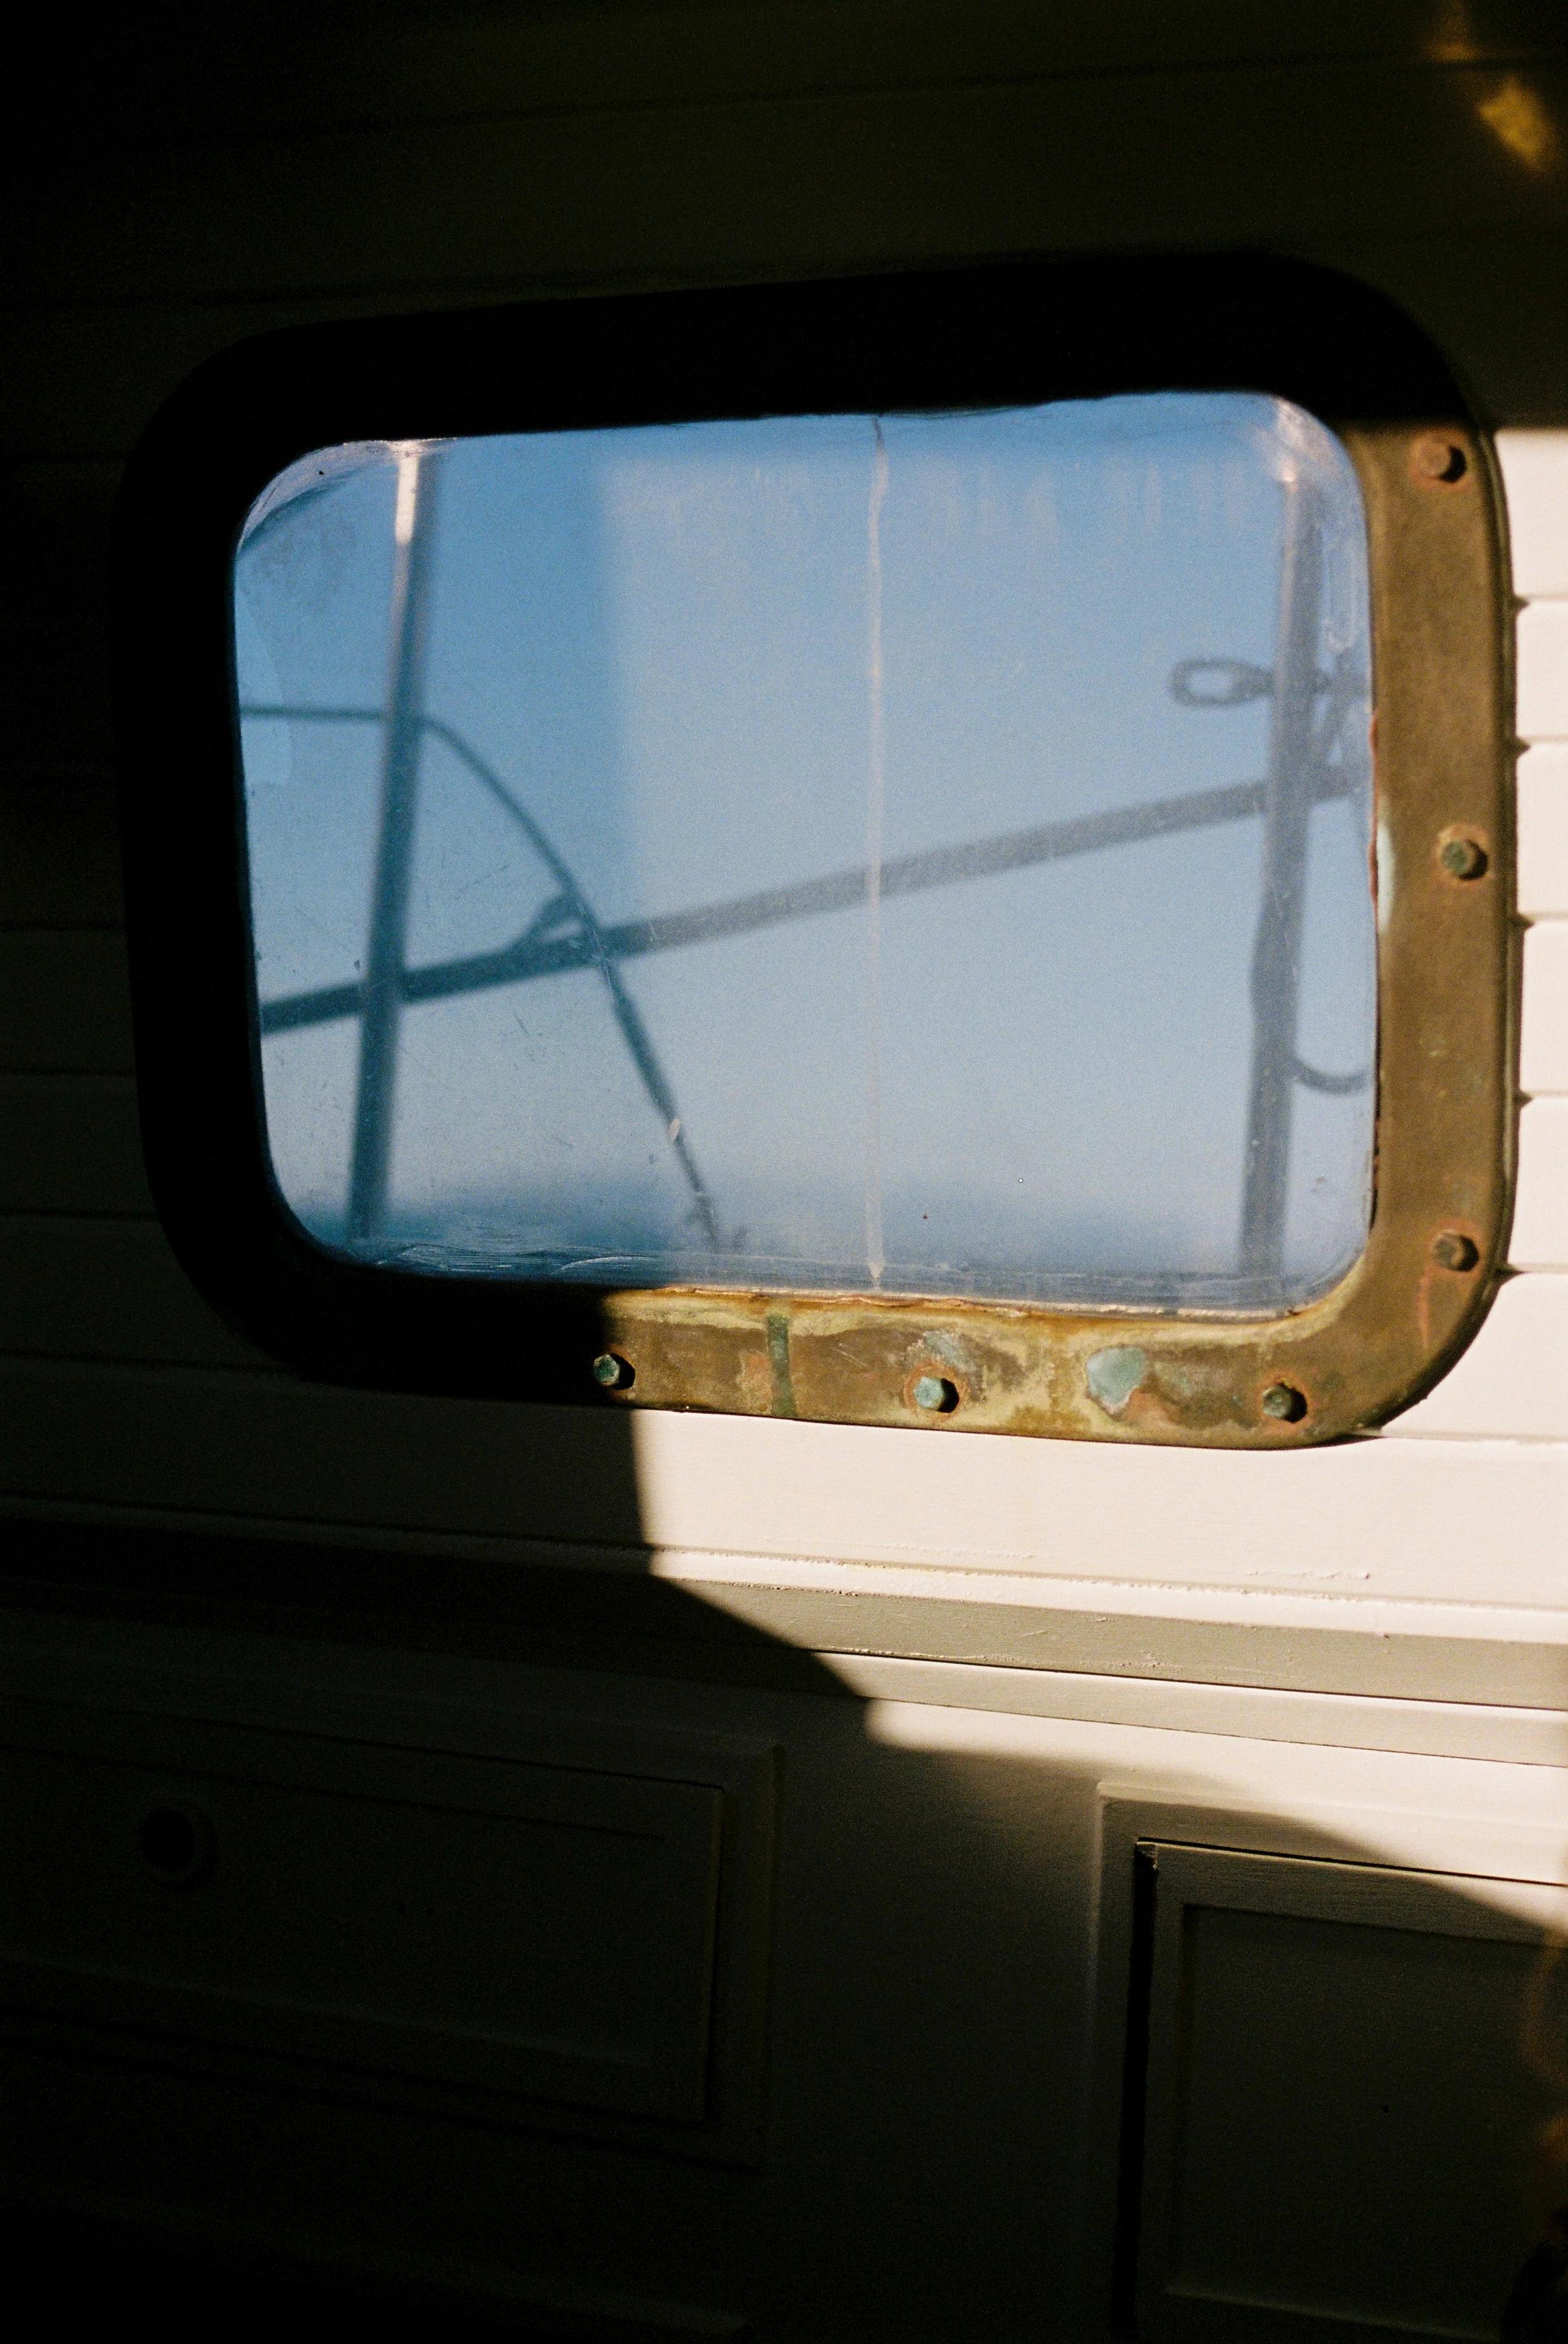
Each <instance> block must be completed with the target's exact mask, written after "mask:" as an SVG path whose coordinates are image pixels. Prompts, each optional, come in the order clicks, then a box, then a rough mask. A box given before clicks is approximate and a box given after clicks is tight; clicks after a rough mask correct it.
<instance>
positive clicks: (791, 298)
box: [118, 261, 1517, 1449]
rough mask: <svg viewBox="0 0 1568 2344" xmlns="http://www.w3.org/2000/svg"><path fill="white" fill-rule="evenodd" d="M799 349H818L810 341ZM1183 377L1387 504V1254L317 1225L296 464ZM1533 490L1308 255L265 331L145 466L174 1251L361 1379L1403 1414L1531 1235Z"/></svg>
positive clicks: (1389, 330)
mask: <svg viewBox="0 0 1568 2344" xmlns="http://www.w3.org/2000/svg"><path fill="white" fill-rule="evenodd" d="M1140 272H1141V273H1140ZM1025 302H1027V303H1028V304H1030V305H1032V306H1031V307H1029V308H1028V309H1027V312H1026V311H1024V310H1022V309H1021V308H1020V304H1021V303H1025ZM1118 302H1119V303H1120V305H1121V306H1120V308H1117V307H1116V306H1115V305H1116V304H1117V303H1118ZM1021 316H1022V317H1024V318H1025V319H1026V322H1025V324H1023V325H1020V322H1019V320H1020V317H1021ZM1064 318H1066V319H1067V325H1068V327H1069V328H1070V327H1071V326H1072V325H1073V324H1074V323H1075V322H1076V324H1077V328H1078V339H1077V341H1075V340H1073V339H1072V337H1071V333H1070V331H1064V330H1063V329H1062V320H1063V319H1064ZM1041 320H1044V321H1045V322H1044V323H1041V322H1040V321H1041ZM1108 320H1110V321H1112V322H1109V323H1108V322H1107V321H1108ZM1118 320H1119V322H1116V321H1118ZM1052 327H1054V328H1056V329H1057V331H1056V337H1055V338H1052V335H1051V332H1050V330H1049V329H1050V328H1052ZM792 329H793V331H794V336H795V347H796V349H798V350H799V351H800V352H803V353H804V355H802V356H797V357H796V358H794V359H784V358H781V357H780V355H779V352H780V349H781V348H785V347H788V335H789V333H790V331H791V330H792ZM1086 351H1087V355H1086ZM1325 351H1328V352H1330V353H1332V355H1330V356H1329V357H1327V358H1325V356H1324V352H1325ZM632 358H636V359H640V360H641V361H642V365H641V370H640V372H638V373H637V374H636V375H635V377H634V378H633V377H631V376H629V373H628V365H629V361H630V360H631V359H632ZM629 384H630V387H628V386H629ZM607 386H608V387H607ZM1152 387H1162V388H1168V389H1170V388H1175V389H1179V388H1206V389H1215V388H1219V389H1224V388H1232V389H1234V388H1256V389H1265V390H1273V391H1276V392H1278V393H1279V394H1280V395H1281V396H1284V397H1288V398H1291V399H1296V400H1297V402H1298V403H1300V404H1301V405H1303V406H1306V407H1308V408H1309V409H1310V410H1311V411H1312V412H1314V413H1315V414H1317V415H1318V416H1319V418H1320V419H1321V420H1322V421H1323V422H1325V423H1326V424H1328V425H1329V427H1330V429H1334V430H1336V431H1337V432H1338V433H1339V434H1340V437H1341V438H1342V440H1344V443H1345V445H1346V447H1347V448H1348V449H1349V451H1350V454H1351V459H1352V461H1353V462H1354V465H1355V468H1356V471H1357V475H1358V478H1359V480H1360V482H1361V492H1362V496H1363V499H1364V502H1365V508H1366V515H1367V525H1368V531H1369V539H1370V546H1369V551H1370V574H1371V634H1372V662H1373V678H1374V703H1375V712H1376V725H1375V743H1376V746H1375V790H1376V812H1377V830H1378V842H1379V844H1378V853H1377V858H1376V866H1377V867H1376V874H1375V884H1376V888H1377V908H1378V924H1379V958H1378V982H1379V1008H1378V1106H1377V1135H1378V1136H1377V1157H1376V1171H1375V1183H1374V1204H1373V1214H1372V1221H1371V1233H1370V1236H1369V1238H1368V1242H1367V1245H1366V1248H1365V1250H1364V1252H1363V1253H1362V1254H1361V1258H1359V1260H1358V1261H1357V1262H1356V1264H1355V1265H1354V1267H1353V1268H1351V1270H1350V1272H1349V1273H1348V1274H1347V1276H1346V1277H1345V1278H1342V1279H1341V1280H1340V1283H1339V1284H1338V1285H1337V1286H1335V1287H1334V1288H1332V1289H1331V1291H1330V1293H1328V1294H1327V1295H1325V1296H1323V1297H1322V1298H1320V1299H1319V1300H1318V1301H1316V1302H1314V1303H1312V1304H1310V1306H1308V1307H1307V1308H1303V1309H1300V1310H1298V1311H1294V1312H1291V1313H1290V1314H1288V1315H1286V1316H1283V1317H1278V1318H1267V1319H1259V1318H1227V1317H1221V1316H1219V1315H1209V1316H1204V1315H1199V1314H1197V1313H1193V1314H1190V1315H1187V1314H1183V1315H1179V1316H1178V1315H1172V1314H1160V1315H1155V1314H1149V1313H1142V1312H1138V1311H1136V1310H1126V1309H1116V1310H1105V1311H1098V1312H1097V1311H1095V1310H1092V1309H1078V1308H1073V1309H1067V1308H1060V1307H1057V1308H1041V1307H1038V1306H1036V1305H1030V1304H1007V1303H996V1302H966V1301H961V1300H955V1299H952V1298H942V1299H941V1300H919V1299H916V1300H910V1299H903V1298H887V1297H885V1296H880V1295H870V1294H861V1295H856V1294H850V1293H844V1294H836V1295H824V1294H821V1293H816V1292H813V1293H799V1292H796V1293H789V1292H773V1291H770V1292H754V1291H724V1290H714V1289H711V1288H702V1289H697V1288H660V1289H654V1290H634V1291H605V1292H595V1291H593V1290H592V1289H584V1288H564V1287H561V1286H551V1285H548V1284H544V1283H539V1284H527V1283H523V1282H521V1281H511V1282H508V1281H504V1280H501V1279H497V1280H493V1281H489V1280H472V1279H442V1278H435V1277H431V1276H429V1275H420V1274H417V1273H410V1272H404V1271H400V1270H393V1269H388V1268H376V1267H371V1266H368V1265H365V1264H361V1263H354V1262H348V1261H345V1260H343V1259H342V1258H339V1257H333V1256H330V1255H329V1254H328V1253H327V1251H326V1249H325V1248H321V1247H319V1246H318V1245H316V1244H315V1243H314V1241H313V1240H311V1239H309V1238H308V1237H307V1236H306V1234H305V1232H304V1231H303V1230H302V1229H301V1228H299V1226H298V1223H297V1222H295V1221H294V1220H293V1218H292V1217H291V1216H290V1215H289V1214H288V1210H287V1207H285V1206H284V1205H283V1202H282V1199H281V1198H280V1197H279V1196H278V1191H277V1188H276V1184H275V1182H274V1181H273V1179H272V1177H271V1173H270V1167H269V1163H268V1157H267V1149H266V1138H265V1130H264V1127H263V1122H262V1112H261V1106H260V1084H259V1056H258V1039H257V1011H256V1002H255V995H254V978H253V973H252V970H251V965H250V947H249V938H248V920H247V910H246V880H245V863H244V852H245V850H244V836H243V824H242V821H241V818H240V813H239V803H240V800H239V789H238V725H237V721H236V717H235V712H234V694H233V688H232V645H231V642H230V638H229V627H230V621H229V617H228V608H229V602H228V596H229V575H230V565H231V563H232V558H233V550H234V544H235V541H236V537H237V533H238V526H239V523H240V521H241V520H242V519H243V516H244V513H245V511H246V510H247V509H248V503H249V501H250V499H251V498H252V497H253V496H254V495H255V494H256V493H257V492H258V490H259V489H260V488H261V487H262V486H263V485H265V482H266V481H267V480H268V479H270V478H271V477H272V476H273V475H274V474H275V473H276V472H277V471H278V470H281V469H282V468H283V464H284V463H286V462H287V461H289V460H292V459H293V458H295V457H297V456H298V455H299V454H301V453H304V452H305V451H306V450H309V448H312V447H320V446H324V445H328V444H330V443H332V442H333V441H334V440H338V441H342V440H350V439H368V438H384V439H400V438H401V439H414V438H427V437H436V436H449V435H450V436H458V435H460V434H461V433H462V432H465V431H482V430H503V429H561V428H563V427H566V426H569V425H571V424H573V423H575V424H579V425H584V426H586V425H592V424H602V423H607V422H608V423H614V422H631V421H637V420H642V421H648V420H658V419H685V418H693V419H694V418H695V417H697V416H699V415H722V414H727V415H736V414H747V413H766V412H775V413H776V412H798V413H804V412H814V411H824V410H827V409H831V410H834V411H862V412H865V411H880V410H884V409H887V408H889V407H897V406H904V407H909V406H917V405H923V404H924V405H931V406H944V405H956V404H967V405H984V404H991V403H997V404H1001V403H1010V402H1012V401H1022V400H1024V399H1045V398H1053V397H1063V398H1066V397H1072V396H1083V395H1086V394H1087V395H1093V394H1094V393H1095V392H1096V391H1097V390H1098V391H1101V392H1103V391H1109V390H1114V389H1141V388H1152ZM118 567H119V587H118V617H119V621H120V623H119V631H118V648H119V652H120V706H121V722H122V735H123V743H124V767H125V787H124V802H125V844H126V867H127V885H128V893H129V897H130V913H131V917H130V941H131V950H132V972H133V988H134V995H135V1001H136V1010H137V1054H138V1072H139V1076H140V1086H141V1095H142V1102H143V1114H144V1128H145V1131H146V1137H147V1156H148V1168H149V1172H150V1174H151V1177H152V1180H153V1186H154V1193H155V1197H156V1198H157V1203H158V1206H159V1209H160V1212H161V1214H162V1216H163V1218H164V1220H165V1223H166V1226H167V1228H168V1231H169V1235H170V1237H171V1239H172V1240H173V1242H174V1244H175V1246H176V1248H177V1251H178V1252H179V1253H180V1255H181V1258H182V1259H183V1260H184V1261H185V1263H186V1265H187V1268H188V1269H189V1270H190V1272H191V1274H192V1276H193V1277H194V1278H196V1280H197V1283H198V1284H199V1285H200V1286H201V1287H202V1288H203V1290H204V1291H205V1292H206V1293H207V1295H208V1297H209V1298H210V1299H212V1300H213V1301H214V1302H215V1303H216V1304H217V1307H218V1308H220V1309H222V1310H224V1311H225V1313H226V1314H227V1315H228V1317H229V1318H231V1320H233V1321H234V1322H235V1323H236V1324H238V1326H239V1327H240V1328H241V1329H243V1330H244V1331H245V1332H246V1333H248V1335H249V1336H250V1337H251V1338H252V1339H254V1340H257V1341H258V1342H260V1343H262V1344H263V1345H265V1346H267V1347H268V1348H269V1349H273V1350H274V1351H276V1352H278V1354H279V1355H280V1356H282V1357H283V1358H285V1359H288V1360H289V1361H290V1362H291V1363H293V1364H295V1365H296V1366H298V1367H299V1368H301V1369H304V1370H305V1371H306V1372H307V1373H310V1374H313V1375H318V1376H324V1377H329V1378H331V1379H335V1380H341V1381H350V1382H356V1383H364V1384H379V1385H391V1386H398V1387H402V1388H410V1387H412V1388H416V1389H434V1390H440V1391H477V1392H482V1393H486V1394H492V1395H497V1396H505V1397H513V1398H518V1399H550V1400H576V1401H581V1402H582V1403H584V1404H587V1405H596V1406H600V1407H605V1408H628V1407H630V1408H641V1407H654V1408H677V1409H701V1410H708V1411H714V1412H723V1413H730V1414H742V1415H762V1416H769V1415H771V1416H778V1417H799V1418H809V1419H814V1420H818V1421H823V1422H836V1423H851V1424H880V1425H903V1426H919V1427H924V1428H926V1429H927V1430H931V1431H933V1432H943V1431H948V1432H960V1431H981V1432H1007V1433H1022V1434H1032V1435H1057V1436H1066V1437H1070V1438H1076V1439H1090V1440H1133V1441H1140V1442H1149V1441H1154V1442H1164V1443H1173V1444H1181V1445H1189V1446H1197V1447H1210V1448H1249V1449H1281V1448H1292V1447H1299V1446H1301V1445H1303V1444H1308V1443H1311V1442H1316V1441H1321V1440H1330V1439H1333V1438H1336V1437H1340V1436H1343V1435H1345V1434H1348V1433H1351V1432H1354V1431H1356V1430H1360V1429H1361V1428H1364V1427H1367V1426H1370V1425H1372V1424H1375V1423H1377V1422H1379V1421H1381V1420H1383V1419H1384V1418H1386V1417H1388V1416H1390V1415H1391V1414H1393V1413H1394V1412H1395V1411H1396V1410H1398V1409H1400V1408H1401V1407H1403V1406H1405V1405H1406V1404H1408V1403H1409V1402H1410V1401H1411V1400H1412V1399H1415V1398H1417V1397H1418V1396H1419V1395H1420V1393H1421V1391H1422V1390H1423V1389H1426V1388H1427V1387H1428V1386H1430V1385H1431V1383H1432V1382H1433V1381H1435V1380H1436V1379H1437V1378H1438V1377H1439V1376H1440V1375H1441V1374H1442V1371H1443V1369H1444V1368H1445V1367H1446V1366H1447V1365H1449V1364H1450V1362H1451V1361H1452V1359H1454V1358H1455V1357H1456V1356H1457V1354H1458V1353H1459V1351H1460V1350H1461V1349H1462V1348H1463V1346H1464V1344H1465V1343H1466V1342H1467V1341H1468V1340H1469V1339H1470V1338H1471V1336H1472V1334H1473V1333H1474V1331H1475V1329H1476V1328H1477V1326H1478V1325H1479V1324H1480V1321H1481V1319H1482V1316H1483V1315H1484V1312H1485V1308H1486V1306H1487V1303H1488V1300H1489V1299H1490V1297H1491V1294H1492V1290H1493V1288H1494V1285H1495V1280H1496V1277H1497V1274H1498V1269H1499V1266H1500V1263H1501V1260H1502V1248H1503V1244H1504V1240H1505V1237H1506V1230H1507V1218H1508V1211H1509V1205H1510V1195H1511V1176H1512V1124H1513V1084H1512V1070H1513V1057H1514V1028H1515V1014H1514V1000H1515V994H1516V977H1517V971H1516V954H1515V950H1514V933H1515V932H1514V926H1513V922H1512V819H1511V786H1512V783H1511V749H1512V743H1511V741H1510V737H1509V736H1510V732H1511V719H1510V703H1509V698H1508V693H1509V688H1510V674H1509V662H1508V651H1507V646H1508V633H1509V623H1508V622H1509V616H1510V609H1511V606H1510V603H1509V601H1508V597H1507V593H1506V589H1505V584H1504V575H1505V572H1504V559H1503V532H1502V502H1501V498H1500V494H1499V490H1498V484H1497V479H1496V474H1495V468H1494V466H1493V463H1492V456H1491V451H1490V449H1489V447H1488V445H1487V444H1486V442H1485V440H1484V439H1483V437H1482V435H1481V434H1480V433H1479V432H1478V431H1477V429H1475V428H1474V426H1473V424H1472V421H1471V419H1469V418H1467V417H1466V416H1465V415H1464V414H1463V412H1462V405H1461V402H1460V400H1459V399H1458V396H1457V393H1455V392H1454V391H1453V389H1452V384H1451V383H1450V382H1449V381H1448V379H1447V377H1446V372H1445V370H1444V369H1443V368H1442V363H1441V360H1439V359H1437V358H1436V356H1435V354H1434V353H1432V352H1431V350H1430V349H1429V348H1428V346H1426V345H1424V344H1423V343H1421V341H1420V339H1419V338H1418V337H1416V336H1414V335H1413V334H1412V332H1411V329H1410V328H1408V326H1406V325H1405V324H1404V321H1403V320H1401V319H1400V318H1398V317H1397V313H1394V312H1391V311H1390V310H1388V309H1387V308H1386V306H1385V305H1382V304H1381V303H1380V302H1377V301H1376V300H1375V299H1374V298H1373V297H1371V296H1369V295H1367V294H1365V293H1364V292H1362V291H1361V288H1354V287H1350V286H1347V285H1346V284H1345V283H1344V282H1343V280H1339V279H1333V278H1324V277H1322V276H1320V274H1318V273H1317V272H1313V271H1308V270H1300V269H1295V268H1290V267H1289V266H1288V265H1286V264H1271V263H1264V262H1215V263H1202V262H1189V261H1183V262H1175V261H1172V262H1142V263H1137V264H1128V263H1099V264H1083V265H1079V266H1077V267H1076V268H1072V267H1066V268H1065V267H1063V266H1062V265H1059V264H1058V265H1052V264H1034V265H1019V266H1016V267H1009V268H1006V269H995V270H990V271H984V270H981V271H968V272H957V273H954V274H953V275H952V276H949V277H946V278H931V279H921V278H905V279H881V280H865V281H863V282H862V283H861V284H859V285H853V286H847V287H846V286H844V285H842V284H840V285H835V286H827V287H811V288H766V289H762V290H758V291H755V292H752V293H745V294H718V295H702V296H663V297H651V298H644V299H642V300H638V301H622V302H604V303H576V304H551V305H540V306H539V307H537V308H533V309H531V310H526V311H516V312H510V313H509V312H501V313H489V314H488V315H485V316H481V318H473V317H469V318H457V319H451V318H430V319H421V320H415V321H410V322H409V323H407V324H401V325H395V326H372V327H365V326H357V327H343V328H324V329H320V331H319V332H313V333H310V334H304V335H294V336H284V337H277V338H269V340H268V342H265V343H263V344H260V345H258V346H256V347H255V349H253V350H251V351H248V352H240V353H238V354H237V355H236V356H235V357H234V358H233V359H229V360H228V361H224V362H221V363H220V365H219V367H218V369H217V371H216V373H213V374H209V376H208V377H207V379H202V378H198V379H197V382H196V383H195V384H194V385H193V386H191V387H189V388H188V389H187V391H186V392H184V393H182V394H180V395H179V396H178V397H177V399H176V401H175V402H174V403H173V404H172V406H171V408H170V409H167V410H166V413H165V416H164V417H163V418H162V419H160V420H159V422H158V423H157V424H156V425H155V427H154V428H153V430H152V431H151V432H150V433H149V435H148V438H147V441H146V442H144V446H143V449H142V450H141V451H140V452H139V454H138V456H137V460H136V461H135V463H134V464H133V467H132V472H131V476H130V479H129V480H128V482H127V487H126V495H125V498H124V500H123V506H122V516H121V526H120V532H119V552H118ZM197 963H199V965H202V966H203V967H204V968H205V970H206V971H207V983H206V984H205V985H204V986H201V987H197V986H196V985H193V982H192V968H193V965H196V964H197Z"/></svg>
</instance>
